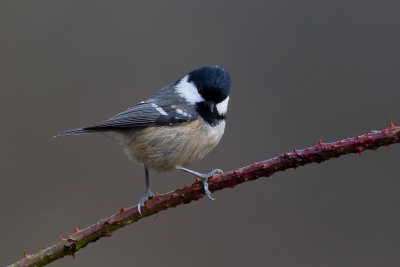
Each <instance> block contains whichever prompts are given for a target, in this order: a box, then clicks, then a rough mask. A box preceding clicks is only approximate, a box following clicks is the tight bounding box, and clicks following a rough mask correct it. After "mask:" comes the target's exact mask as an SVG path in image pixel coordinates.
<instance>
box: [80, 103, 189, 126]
mask: <svg viewBox="0 0 400 267" xmlns="http://www.w3.org/2000/svg"><path fill="white" fill-rule="evenodd" d="M196 118H197V117H196V115H195V114H194V112H193V111H192V110H187V109H186V110H185V111H184V110H182V109H179V108H177V106H175V105H171V106H161V105H158V104H156V103H155V102H143V103H140V104H138V105H136V106H133V107H131V108H129V109H127V110H126V111H124V112H122V113H119V114H117V115H115V116H114V117H111V118H110V119H108V120H106V121H103V122H100V123H98V124H95V125H93V126H90V127H86V128H84V129H86V130H97V129H99V130H101V129H104V130H105V129H109V128H128V127H143V126H156V125H158V126H164V125H176V124H180V123H184V122H188V121H191V120H194V119H196Z"/></svg>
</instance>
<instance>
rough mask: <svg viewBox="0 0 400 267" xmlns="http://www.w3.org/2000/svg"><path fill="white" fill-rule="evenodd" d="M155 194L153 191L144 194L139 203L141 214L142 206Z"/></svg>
mask: <svg viewBox="0 0 400 267" xmlns="http://www.w3.org/2000/svg"><path fill="white" fill-rule="evenodd" d="M154 196H155V195H154V194H153V192H151V191H150V190H149V191H146V193H145V194H144V196H143V197H142V198H141V199H140V201H139V204H138V205H137V208H138V211H139V213H140V215H142V212H141V211H140V207H143V206H144V203H145V202H146V201H147V200H148V199H149V198H151V197H154Z"/></svg>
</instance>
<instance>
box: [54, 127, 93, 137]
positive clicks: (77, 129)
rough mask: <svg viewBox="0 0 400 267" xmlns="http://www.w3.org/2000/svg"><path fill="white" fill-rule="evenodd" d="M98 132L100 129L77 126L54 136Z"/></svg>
mask: <svg viewBox="0 0 400 267" xmlns="http://www.w3.org/2000/svg"><path fill="white" fill-rule="evenodd" d="M96 132H98V131H94V130H87V129H85V128H76V129H70V130H66V131H63V132H61V133H58V134H56V135H55V136H54V137H59V136H64V135H78V134H91V133H96Z"/></svg>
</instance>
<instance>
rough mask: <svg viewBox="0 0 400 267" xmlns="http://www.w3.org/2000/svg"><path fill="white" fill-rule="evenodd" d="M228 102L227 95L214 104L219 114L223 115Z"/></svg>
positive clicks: (226, 109) (226, 110)
mask: <svg viewBox="0 0 400 267" xmlns="http://www.w3.org/2000/svg"><path fill="white" fill-rule="evenodd" d="M228 102H229V96H228V97H227V98H225V100H224V101H222V102H221V103H218V104H217V105H216V107H217V111H218V114H219V115H225V114H226V112H228Z"/></svg>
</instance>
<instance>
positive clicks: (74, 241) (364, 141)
mask: <svg viewBox="0 0 400 267" xmlns="http://www.w3.org/2000/svg"><path fill="white" fill-rule="evenodd" d="M399 142H400V131H399V127H396V126H394V125H393V123H392V122H390V125H389V128H387V129H384V130H383V131H380V132H373V133H366V134H364V135H362V136H356V137H354V138H347V139H344V140H340V141H337V142H333V143H322V141H321V140H320V141H319V142H318V144H317V145H316V146H313V147H310V148H306V149H303V150H296V149H294V150H293V152H289V153H284V154H282V155H280V156H278V157H275V158H272V159H269V160H266V161H262V162H256V163H254V164H253V165H250V166H247V167H243V168H240V169H237V170H234V171H231V172H228V173H225V174H223V175H218V176H213V177H211V178H210V179H209V181H208V184H209V189H210V191H211V192H214V191H217V190H222V189H224V188H229V187H235V186H236V185H238V184H241V183H243V182H246V181H250V180H255V179H257V178H259V177H268V176H271V175H272V174H274V173H276V172H279V171H284V170H286V169H288V168H297V167H300V166H303V165H306V164H308V163H313V162H317V163H320V162H322V161H325V160H328V159H331V158H336V157H339V156H342V155H346V154H350V153H361V152H362V151H364V150H366V149H372V150H375V149H377V148H378V147H380V146H388V145H391V144H394V143H399ZM204 195H205V193H204V190H203V185H202V183H201V182H200V180H197V181H196V182H195V183H193V184H192V185H190V186H185V187H183V188H180V189H177V190H175V191H174V192H171V193H168V194H164V195H158V194H156V196H155V197H154V198H151V199H149V200H148V201H147V202H146V203H145V206H144V207H142V209H141V210H142V214H143V216H142V215H140V214H139V213H138V210H137V207H136V206H134V207H130V208H122V209H121V210H120V211H119V212H118V213H117V214H114V215H112V216H110V217H108V218H106V219H102V220H100V221H98V222H97V223H96V224H94V225H92V226H89V227H88V228H86V229H83V230H79V229H78V228H77V227H76V228H75V232H74V233H73V234H71V235H68V236H67V237H66V238H65V239H64V238H62V240H61V241H60V242H58V243H57V244H55V245H53V246H51V247H48V248H46V249H44V250H42V251H40V252H39V253H36V254H34V255H28V254H26V253H24V258H23V259H22V260H20V261H19V262H17V263H14V264H12V265H10V266H9V267H11V266H13V267H16V266H43V265H45V264H48V263H50V262H53V261H55V260H57V259H60V258H62V257H64V256H66V255H72V256H74V255H75V253H76V252H77V251H78V250H79V249H81V248H83V247H85V246H87V245H88V244H89V243H91V242H95V241H97V240H98V239H100V238H102V237H105V236H111V234H112V233H113V232H114V231H115V230H117V229H119V228H122V227H124V226H125V225H128V224H131V223H134V222H136V221H138V220H140V219H142V218H144V217H147V216H150V215H152V214H155V213H158V212H160V211H162V210H166V209H168V208H171V207H176V206H177V205H180V204H187V203H189V202H191V201H193V200H198V199H200V198H202V197H204Z"/></svg>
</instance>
